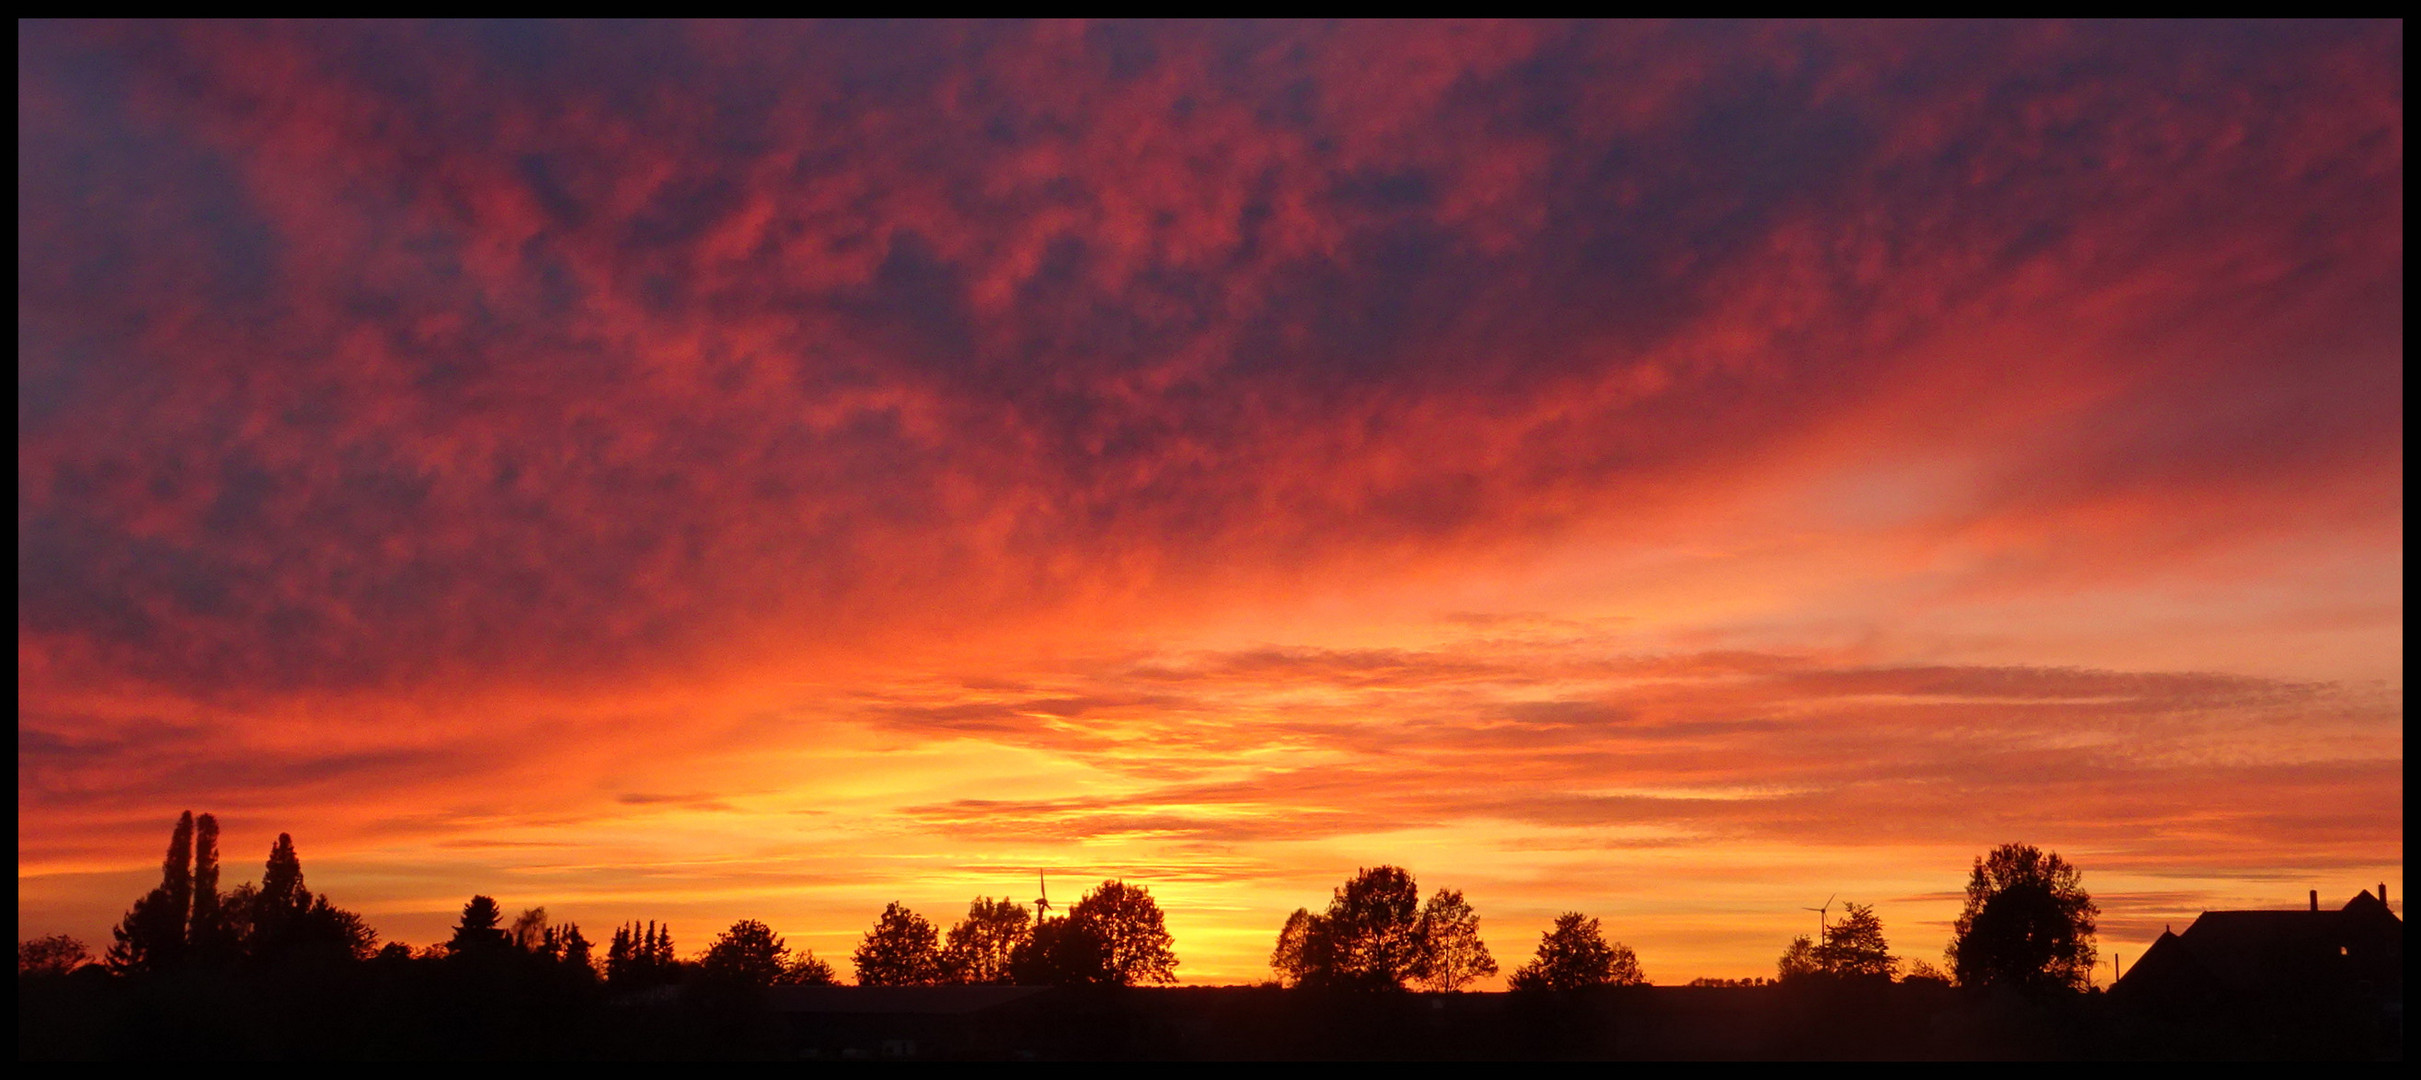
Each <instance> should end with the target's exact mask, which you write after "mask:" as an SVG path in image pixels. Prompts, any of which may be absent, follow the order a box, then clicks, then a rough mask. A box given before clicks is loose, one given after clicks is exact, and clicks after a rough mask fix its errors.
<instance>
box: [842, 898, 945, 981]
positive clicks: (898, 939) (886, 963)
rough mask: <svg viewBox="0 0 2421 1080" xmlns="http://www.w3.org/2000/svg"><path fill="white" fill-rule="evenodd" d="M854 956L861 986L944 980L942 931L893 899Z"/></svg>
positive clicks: (852, 957) (861, 942)
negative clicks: (934, 928)
mask: <svg viewBox="0 0 2421 1080" xmlns="http://www.w3.org/2000/svg"><path fill="white" fill-rule="evenodd" d="M851 960H852V961H853V962H855V963H856V965H857V983H858V985H859V986H931V985H933V984H934V983H937V982H939V981H941V975H942V967H941V945H940V935H938V934H936V933H934V932H933V924H932V923H929V922H926V921H925V917H924V916H922V915H919V914H917V913H915V912H913V911H910V910H908V909H907V908H905V907H903V906H901V905H900V904H899V903H898V902H897V901H893V902H892V903H891V904H890V905H889V906H887V907H885V908H883V914H882V917H881V918H879V919H877V920H875V923H874V929H872V930H868V931H866V937H865V940H863V941H860V942H859V943H858V946H857V952H856V953H855V954H853V955H852V956H851Z"/></svg>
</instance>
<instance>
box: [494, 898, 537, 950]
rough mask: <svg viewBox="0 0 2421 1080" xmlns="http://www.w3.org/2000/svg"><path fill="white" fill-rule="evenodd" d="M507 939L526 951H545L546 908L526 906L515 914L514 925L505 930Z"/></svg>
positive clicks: (515, 946)
mask: <svg viewBox="0 0 2421 1080" xmlns="http://www.w3.org/2000/svg"><path fill="white" fill-rule="evenodd" d="M504 936H505V940H507V941H510V942H512V943H513V947H514V948H516V949H519V950H521V951H522V952H526V953H535V952H543V951H544V950H545V947H546V909H545V908H543V907H534V908H525V909H523V911H522V912H521V914H519V915H517V916H514V918H513V927H512V929H510V930H507V931H505V934H504Z"/></svg>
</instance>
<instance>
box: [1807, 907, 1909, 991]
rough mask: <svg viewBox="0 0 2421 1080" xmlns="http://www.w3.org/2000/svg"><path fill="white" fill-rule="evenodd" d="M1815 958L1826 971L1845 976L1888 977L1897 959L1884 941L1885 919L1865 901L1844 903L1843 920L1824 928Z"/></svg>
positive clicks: (1860, 977)
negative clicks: (1863, 902) (1879, 916)
mask: <svg viewBox="0 0 2421 1080" xmlns="http://www.w3.org/2000/svg"><path fill="white" fill-rule="evenodd" d="M1815 961H1816V966H1817V967H1818V968H1819V969H1821V970H1822V971H1823V972H1824V973H1825V974H1827V975H1832V976H1835V977H1838V978H1845V979H1848V978H1856V979H1889V978H1891V973H1892V968H1893V967H1894V966H1895V965H1896V964H1897V962H1898V961H1896V960H1895V959H1893V957H1892V955H1891V949H1890V946H1888V945H1887V944H1885V943H1884V941H1883V920H1882V919H1880V918H1877V917H1876V916H1875V909H1874V908H1872V907H1869V906H1867V905H1865V904H1848V905H1844V906H1843V908H1842V914H1841V921H1840V922H1837V923H1834V924H1832V925H1831V926H1830V927H1827V928H1825V931H1824V944H1822V945H1819V946H1817V947H1816V949H1815Z"/></svg>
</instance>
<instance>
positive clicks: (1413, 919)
mask: <svg viewBox="0 0 2421 1080" xmlns="http://www.w3.org/2000/svg"><path fill="white" fill-rule="evenodd" d="M1269 965H1270V968H1271V970H1273V971H1275V972H1277V975H1278V979H1279V981H1280V982H1281V983H1283V984H1285V985H1288V986H1312V987H1329V988H1346V989H1401V988H1403V987H1404V985H1405V984H1406V983H1408V982H1409V983H1413V984H1416V985H1419V986H1421V987H1424V988H1426V989H1429V990H1435V991H1440V992H1447V991H1456V990H1461V989H1462V988H1463V987H1465V986H1468V985H1470V984H1471V983H1473V982H1475V981H1477V980H1479V979H1482V978H1485V977H1487V976H1490V975H1494V974H1496V973H1497V966H1496V958H1495V957H1494V956H1492V955H1490V953H1489V952H1488V944H1487V942H1485V941H1483V940H1481V938H1480V934H1479V914H1478V913H1477V912H1475V911H1473V910H1472V909H1471V904H1470V902H1469V901H1467V900H1465V899H1463V894H1462V891H1461V890H1459V889H1439V890H1438V891H1437V892H1436V893H1435V894H1433V895H1431V896H1430V897H1429V899H1428V900H1427V901H1426V902H1424V901H1422V900H1421V890H1420V886H1419V885H1418V884H1416V883H1415V882H1414V881H1413V877H1412V875H1411V874H1410V873H1409V872H1407V871H1405V870H1404V869H1403V868H1402V867H1396V866H1380V867H1374V868H1369V869H1365V870H1362V871H1360V872H1359V873H1357V874H1355V875H1354V876H1353V877H1352V879H1350V880H1348V881H1346V882H1345V883H1344V884H1343V885H1339V886H1337V889H1336V892H1335V893H1334V894H1333V895H1331V896H1330V897H1329V900H1328V907H1327V909H1326V910H1324V911H1322V912H1319V913H1317V914H1314V913H1313V912H1312V911H1311V910H1310V909H1308V908H1296V909H1295V912H1294V914H1292V915H1289V916H1287V917H1286V925H1285V927H1284V928H1283V929H1281V930H1279V931H1278V945H1277V948H1276V949H1274V950H1272V951H1271V953H1270V960H1269ZM1644 981H1646V980H1644V979H1643V978H1641V977H1640V974H1639V958H1638V957H1637V956H1636V955H1634V954H1633V953H1632V952H1631V949H1630V947H1629V946H1626V945H1623V944H1622V943H1620V942H1608V941H1606V940H1605V936H1604V934H1603V932H1602V931H1601V930H1600V928H1599V926H1598V922H1597V920H1595V919H1592V918H1589V917H1587V916H1584V915H1582V914H1580V913H1579V912H1565V913H1564V914H1563V915H1561V916H1559V917H1557V918H1556V920H1555V927H1554V928H1553V929H1551V930H1548V931H1547V932H1546V933H1544V934H1542V935H1540V938H1539V944H1538V953H1537V955H1536V956H1535V957H1534V958H1533V959H1532V960H1531V961H1530V962H1529V963H1527V964H1524V965H1522V966H1521V967H1520V968H1518V969H1516V970H1515V971H1514V972H1513V974H1512V976H1511V977H1510V978H1509V979H1508V984H1509V985H1511V986H1512V987H1513V988H1514V989H1517V990H1523V989H1545V990H1577V989H1582V988H1585V987H1591V986H1623V985H1633V984H1637V983H1641V982H1644Z"/></svg>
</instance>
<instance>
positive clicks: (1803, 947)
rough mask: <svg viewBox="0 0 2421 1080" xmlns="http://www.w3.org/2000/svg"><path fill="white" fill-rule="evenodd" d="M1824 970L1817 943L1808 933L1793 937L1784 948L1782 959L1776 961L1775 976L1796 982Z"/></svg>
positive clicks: (1784, 980)
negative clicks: (1817, 957) (1817, 952)
mask: <svg viewBox="0 0 2421 1080" xmlns="http://www.w3.org/2000/svg"><path fill="white" fill-rule="evenodd" d="M1823 971H1824V965H1823V964H1822V963H1821V962H1819V961H1818V960H1817V959H1816V943H1815V942H1814V941H1813V940H1811V939H1810V938H1809V937H1808V936H1807V935H1806V934H1801V935H1799V936H1797V937H1794V938H1792V939H1791V943H1790V945H1789V946H1788V947H1786V948H1784V949H1783V950H1782V959H1780V960H1778V961H1775V963H1774V977H1775V978H1776V979H1778V980H1780V981H1782V982H1789V983H1795V982H1798V981H1799V980H1801V979H1805V978H1808V977H1809V976H1812V975H1818V974H1822V973H1823Z"/></svg>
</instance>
